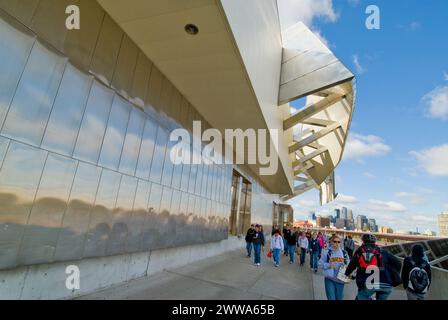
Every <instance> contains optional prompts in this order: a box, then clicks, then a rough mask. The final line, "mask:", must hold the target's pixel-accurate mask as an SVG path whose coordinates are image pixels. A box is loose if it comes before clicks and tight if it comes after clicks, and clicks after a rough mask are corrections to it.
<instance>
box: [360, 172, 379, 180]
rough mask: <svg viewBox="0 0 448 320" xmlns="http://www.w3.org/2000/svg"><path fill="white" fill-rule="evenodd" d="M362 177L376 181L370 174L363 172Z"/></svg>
mask: <svg viewBox="0 0 448 320" xmlns="http://www.w3.org/2000/svg"><path fill="white" fill-rule="evenodd" d="M363 175H364V177H366V178H368V179H371V180H373V179H376V176H375V175H374V174H373V173H370V172H364V173H363Z"/></svg>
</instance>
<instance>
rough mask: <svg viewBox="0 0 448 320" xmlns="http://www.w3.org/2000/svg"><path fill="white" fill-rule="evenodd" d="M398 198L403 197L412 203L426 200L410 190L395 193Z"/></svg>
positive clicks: (420, 202)
mask: <svg viewBox="0 0 448 320" xmlns="http://www.w3.org/2000/svg"><path fill="white" fill-rule="evenodd" d="M395 196H396V197H398V198H403V199H406V200H408V201H409V202H411V203H412V204H422V203H424V202H425V199H424V198H422V197H421V196H419V195H418V194H416V193H410V192H398V193H396V194H395Z"/></svg>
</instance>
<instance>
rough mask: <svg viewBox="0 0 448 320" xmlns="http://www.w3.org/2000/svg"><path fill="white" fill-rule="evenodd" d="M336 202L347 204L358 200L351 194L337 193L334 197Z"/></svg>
mask: <svg viewBox="0 0 448 320" xmlns="http://www.w3.org/2000/svg"><path fill="white" fill-rule="evenodd" d="M336 202H338V203H343V204H349V203H357V202H358V200H357V199H356V197H353V196H347V195H344V194H339V195H338V197H337V198H336Z"/></svg>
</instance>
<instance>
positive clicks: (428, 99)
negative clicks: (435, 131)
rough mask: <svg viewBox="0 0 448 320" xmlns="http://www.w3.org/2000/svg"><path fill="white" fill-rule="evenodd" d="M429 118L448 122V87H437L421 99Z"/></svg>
mask: <svg viewBox="0 0 448 320" xmlns="http://www.w3.org/2000/svg"><path fill="white" fill-rule="evenodd" d="M423 102H424V103H425V105H426V114H427V116H428V117H430V118H435V119H441V120H448V86H445V87H438V88H436V89H434V90H433V91H431V92H429V93H428V94H426V95H425V96H424V97H423Z"/></svg>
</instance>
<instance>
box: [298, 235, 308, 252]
mask: <svg viewBox="0 0 448 320" xmlns="http://www.w3.org/2000/svg"><path fill="white" fill-rule="evenodd" d="M299 246H300V248H303V249H307V250H308V238H307V237H299Z"/></svg>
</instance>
